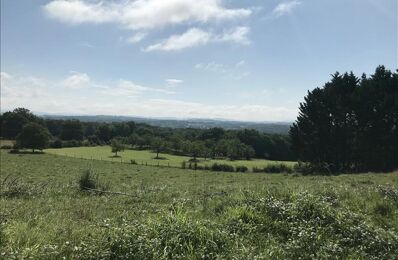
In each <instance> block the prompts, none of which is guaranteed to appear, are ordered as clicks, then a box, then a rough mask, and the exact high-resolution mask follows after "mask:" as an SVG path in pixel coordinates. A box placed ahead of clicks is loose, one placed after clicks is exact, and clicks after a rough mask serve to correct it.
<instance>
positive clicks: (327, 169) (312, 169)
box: [294, 162, 332, 175]
mask: <svg viewBox="0 0 398 260" xmlns="http://www.w3.org/2000/svg"><path fill="white" fill-rule="evenodd" d="M294 171H296V172H299V173H302V174H303V175H309V174H327V175H330V174H331V173H332V171H331V165H329V164H326V163H319V164H315V163H304V162H299V163H298V164H296V165H295V166H294Z"/></svg>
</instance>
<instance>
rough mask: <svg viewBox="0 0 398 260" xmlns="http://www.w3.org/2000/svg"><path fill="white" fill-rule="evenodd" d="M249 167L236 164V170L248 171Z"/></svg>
mask: <svg viewBox="0 0 398 260" xmlns="http://www.w3.org/2000/svg"><path fill="white" fill-rule="evenodd" d="M248 170H249V169H248V168H247V167H246V166H244V165H242V166H236V172H247V171H248Z"/></svg>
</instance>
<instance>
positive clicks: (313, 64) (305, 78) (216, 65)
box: [1, 0, 398, 122]
mask: <svg viewBox="0 0 398 260" xmlns="http://www.w3.org/2000/svg"><path fill="white" fill-rule="evenodd" d="M397 14H398V4H397V1H396V0H322V1H319V0H287V1H277V0H251V1H243V0H241V1H238V0H167V1H166V0H132V1H128V0H113V1H98V0H51V1H49V0H46V1H45V0H34V1H26V0H1V112H5V111H8V110H11V109H13V108H16V107H25V108H28V109H30V110H31V111H33V112H35V113H39V114H63V115H126V116H142V117H156V118H163V117H164V118H214V119H228V120H242V121H259V122H264V121H278V122H283V121H293V120H294V119H295V118H296V116H297V114H298V106H299V103H300V102H302V101H303V98H304V96H305V95H306V93H307V91H308V90H312V89H314V88H316V87H321V86H323V84H324V83H325V82H327V81H328V80H329V79H330V75H331V74H333V73H334V72H336V71H339V72H346V71H353V72H354V73H355V74H356V75H358V76H360V75H361V74H362V73H366V74H372V72H374V70H375V68H376V66H378V65H381V64H382V65H385V66H386V67H387V68H388V69H391V70H396V69H397V68H398V64H397V63H398V53H397V48H398V47H397V46H398V28H397V26H398V25H397V23H398V21H397Z"/></svg>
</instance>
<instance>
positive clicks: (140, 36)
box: [127, 32, 147, 43]
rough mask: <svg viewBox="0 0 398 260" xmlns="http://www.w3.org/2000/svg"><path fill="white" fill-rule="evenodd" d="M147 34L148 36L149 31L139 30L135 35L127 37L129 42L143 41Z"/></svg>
mask: <svg viewBox="0 0 398 260" xmlns="http://www.w3.org/2000/svg"><path fill="white" fill-rule="evenodd" d="M146 36H147V33H144V32H138V33H136V34H134V35H133V36H131V37H129V38H128V39H127V42H129V43H137V42H140V41H142V40H143V39H144V38H145V37H146Z"/></svg>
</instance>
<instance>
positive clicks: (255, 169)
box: [252, 167, 263, 172]
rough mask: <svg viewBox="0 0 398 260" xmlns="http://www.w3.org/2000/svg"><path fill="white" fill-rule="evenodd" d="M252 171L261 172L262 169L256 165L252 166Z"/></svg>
mask: <svg viewBox="0 0 398 260" xmlns="http://www.w3.org/2000/svg"><path fill="white" fill-rule="evenodd" d="M252 171H253V172H263V169H261V168H258V167H253V169H252Z"/></svg>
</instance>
